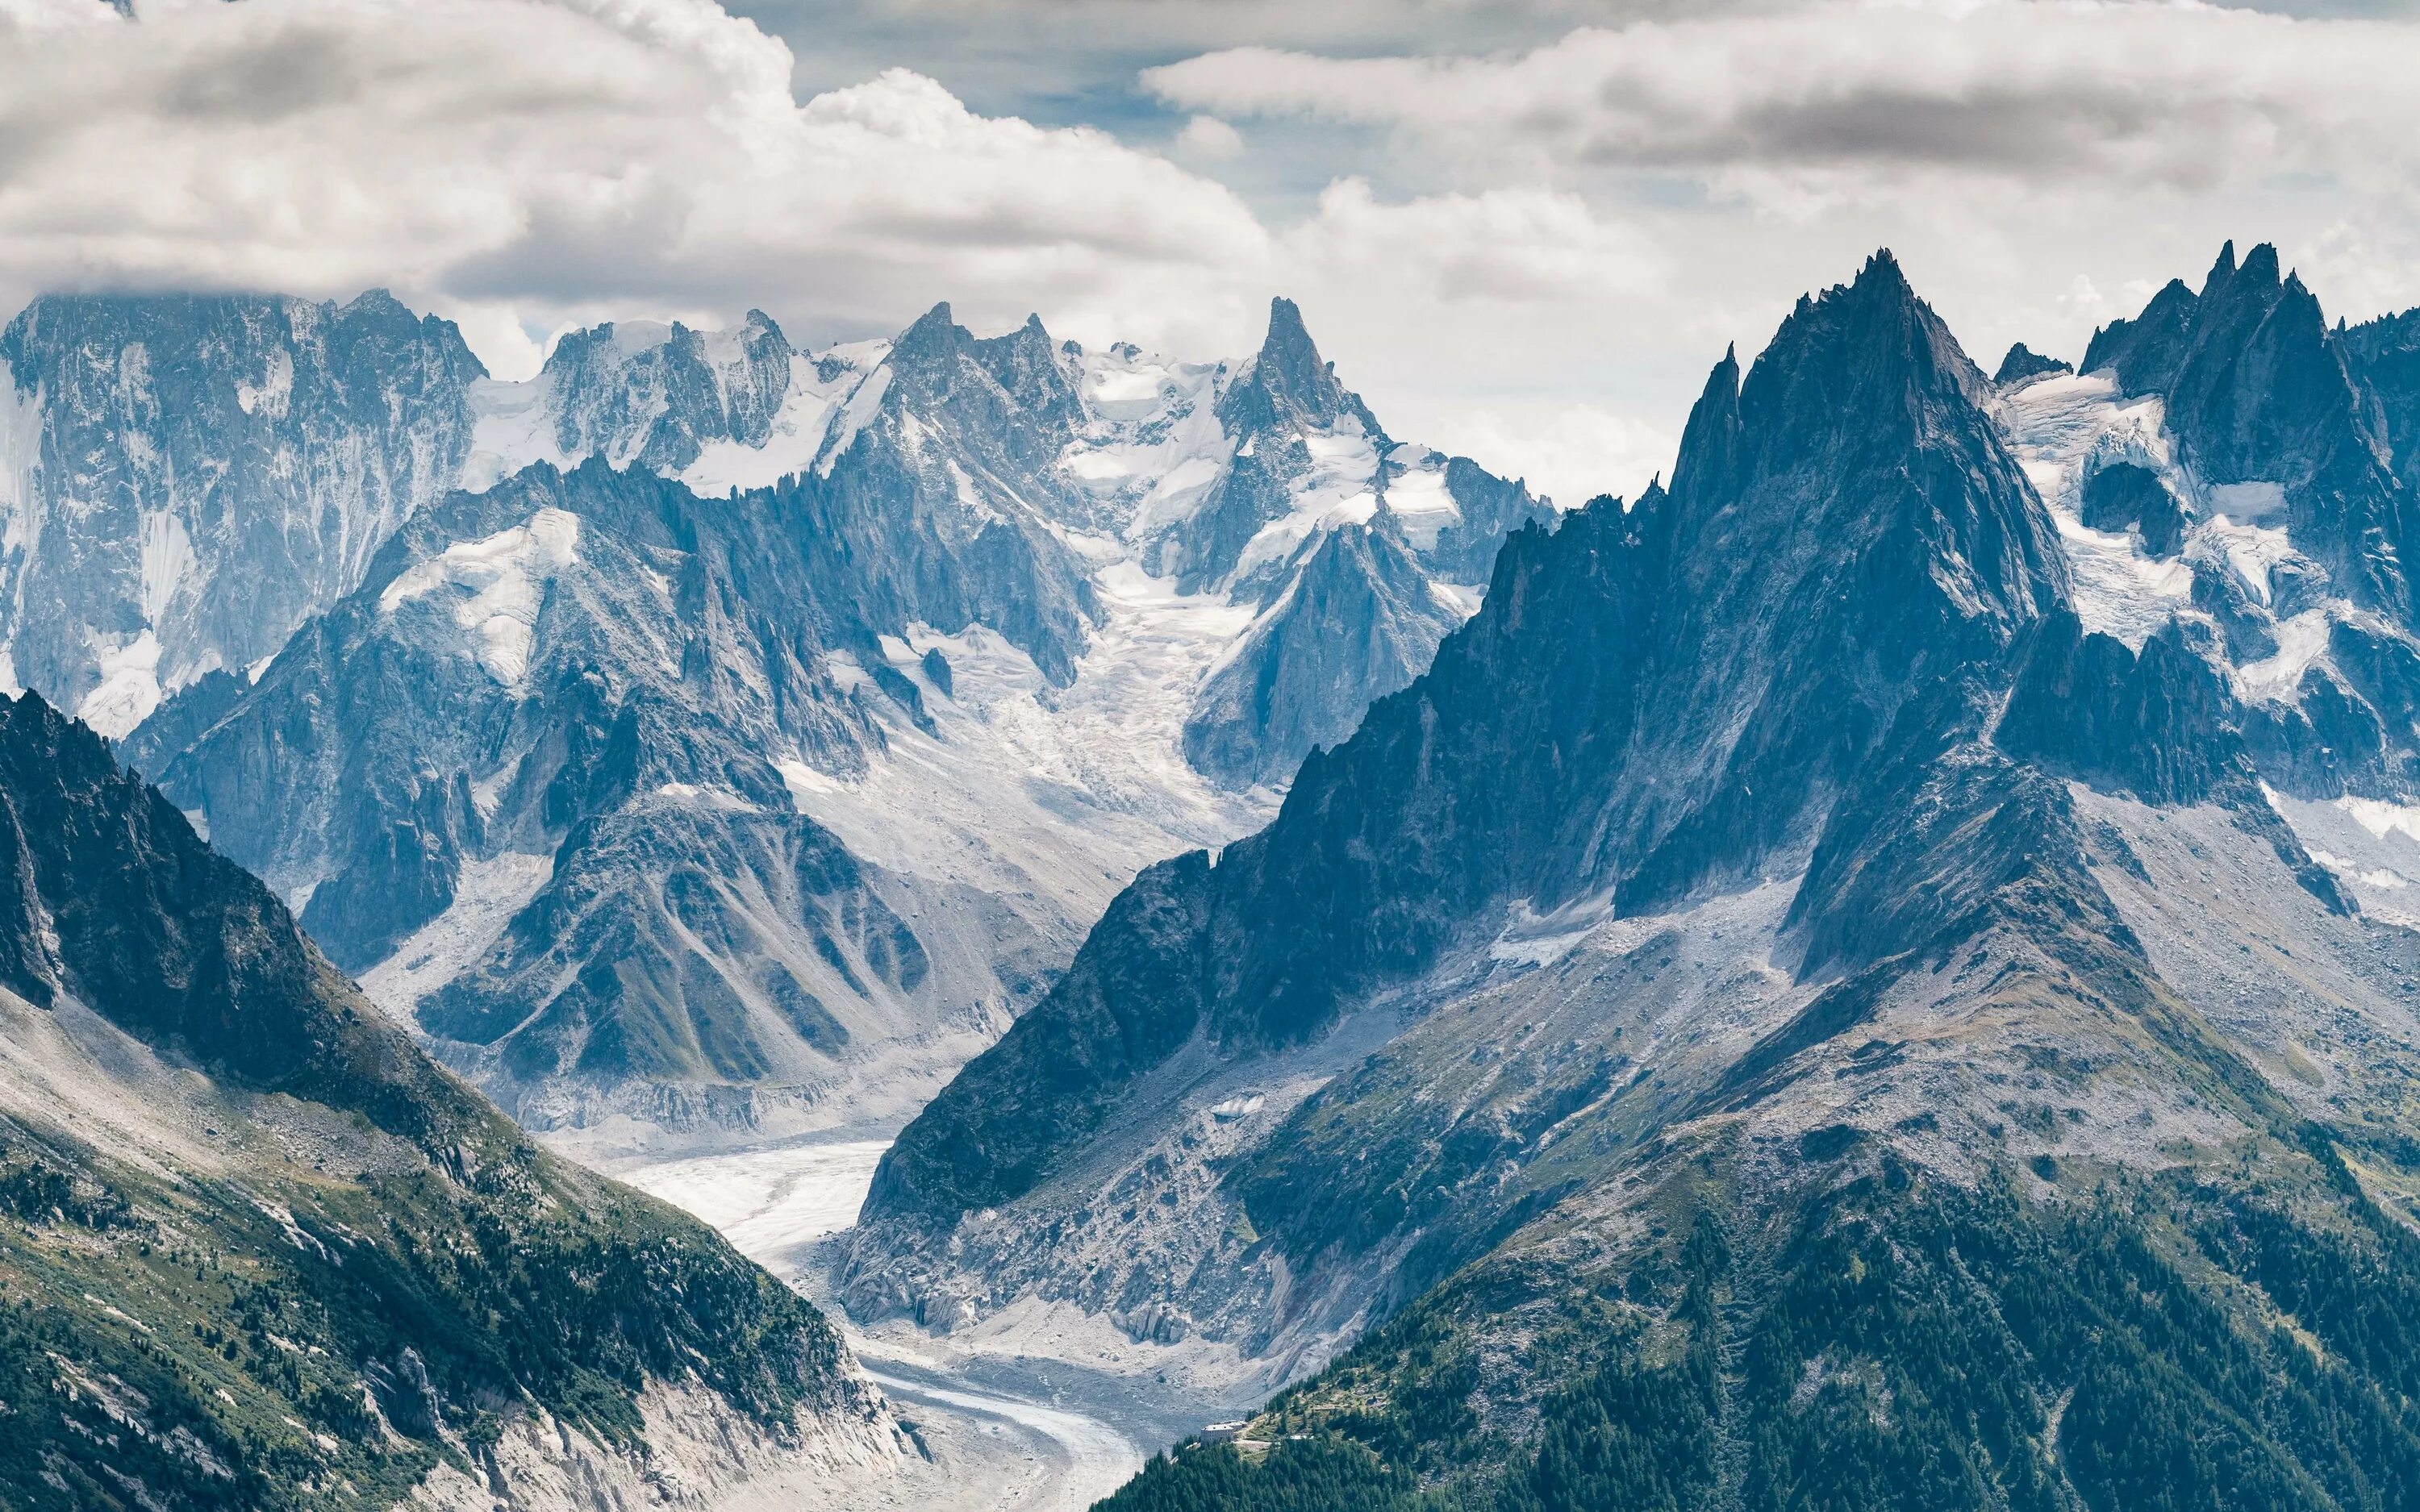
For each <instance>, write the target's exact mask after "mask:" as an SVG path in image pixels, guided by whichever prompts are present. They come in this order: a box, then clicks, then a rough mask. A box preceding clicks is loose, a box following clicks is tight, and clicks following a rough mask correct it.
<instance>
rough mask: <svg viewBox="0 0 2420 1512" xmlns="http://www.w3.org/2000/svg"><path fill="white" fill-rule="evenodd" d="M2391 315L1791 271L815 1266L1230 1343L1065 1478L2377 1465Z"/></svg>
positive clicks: (2390, 885) (926, 1290) (2390, 792)
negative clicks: (1650, 464) (1172, 1440)
mask: <svg viewBox="0 0 2420 1512" xmlns="http://www.w3.org/2000/svg"><path fill="white" fill-rule="evenodd" d="M2410 330H2411V322H2410V319H2409V317H2405V318H2403V319H2398V320H2388V321H2381V322H2377V323H2374V324H2372V325H2369V326H2365V327H2361V328H2346V327H2342V326H2339V327H2336V328H2335V329H2331V328H2329V327H2328V326H2327V325H2326V324H2325V323H2324V321H2323V320H2322V318H2321V316H2320V312H2319V306H2318V304H2317V302H2316V301H2314V300H2313V299H2312V298H2311V297H2310V295H2309V293H2308V291H2307V290H2306V289H2304V287H2303V285H2301V284H2300V282H2299V281H2298V280H2296V279H2295V278H2293V277H2292V276H2290V275H2281V271H2280V269H2279V265H2278V261H2277V258H2276V255H2275V254H2274V252H2273V250H2272V249H2270V248H2267V247H2261V248H2257V249H2255V250H2254V251H2253V252H2252V253H2251V254H2250V255H2247V256H2245V257H2244V258H2243V259H2242V262H2241V263H2240V264H2239V263H2238V262H2237V261H2236V258H2235V255H2234V253H2233V249H2232V248H2231V247H2230V248H2229V249H2228V250H2227V252H2226V254H2224V255H2222V256H2221V258H2220V259H2219V261H2218V263H2217V265H2216V267H2215V268H2214V269H2213V270H2212V271H2211V274H2210V276H2209V277H2208V278H2207V279H2206V280H2205V282H2204V284H2203V286H2202V287H2201V288H2200V289H2199V290H2198V291H2196V290H2194V289H2191V288H2188V287H2187V286H2186V285H2182V284H2181V283H2180V284H2176V285H2170V286H2169V287H2168V288H2167V289H2165V290H2164V291H2162V292H2161V293H2160V294H2159V295H2158V296H2157V297H2156V298H2155V299H2154V300H2153V301H2151V302H2150V304H2149V307H2147V309H2146V310H2145V311H2144V313H2143V315H2142V316H2139V317H2138V318H2136V319H2134V320H2132V321H2123V322H2119V323H2118V324H2117V325H2115V326H2112V327H2111V328H2109V329H2107V330H2104V331H2102V332H2100V333H2098V334H2097V335H2096V337H2095V339H2094V341H2093V342H2092V344H2091V347H2090V350H2089V351H2088V352H2087V353H2086V357H2085V360H2084V361H2083V362H2082V363H2081V364H2079V365H2080V368H2081V371H2080V372H2078V371H2075V370H2072V369H2070V368H2068V367H2067V366H2066V365H2065V364H2062V363H2045V362H2039V361H2027V360H2026V359H2027V358H2029V357H2030V355H2031V354H2029V353H2023V352H2012V353H2011V354H2010V356H2009V361H2008V362H2005V363H2002V364H2001V370H2000V372H2001V376H2000V378H1999V380H1998V381H1996V382H1995V381H1993V380H1991V379H1987V378H1985V376H1984V375H1983V374H1982V372H1981V371H1980V370H1978V368H1977V367H1976V366H1975V364H1974V363H1972V362H1971V361H1970V360H1969V359H1968V358H1967V357H1966V355H1965V354H1964V353H1963V352H1962V350H1961V349H1960V347H1959V346H1958V344H1957V343H1956V341H1955V339H1954V338H1953V337H1952V336H1951V334H1950V332H1948V331H1947V328H1946V327H1945V326H1944V325H1943V323H1942V322H1941V320H1940V319H1939V317H1938V316H1936V315H1935V314H1934V313H1933V312H1932V311H1931V309H1930V308H1929V307H1928V306H1927V305H1926V304H1925V303H1924V302H1923V301H1921V300H1919V299H1918V298H1917V297H1916V293H1915V292H1914V290H1913V289H1912V288H1911V287H1910V286H1909V285H1908V282H1907V280H1906V278H1905V276H1904V275H1903V273H1902V272H1901V270H1900V268H1899V266H1898V265H1897V264H1896V262H1895V261H1894V260H1893V259H1892V258H1891V257H1890V256H1889V255H1888V254H1886V253H1885V254H1882V255H1877V256H1876V257H1875V258H1874V259H1872V260H1871V261H1869V263H1868V264H1867V266H1866V267H1865V268H1864V270H1862V271H1861V272H1860V273H1859V275H1858V276H1857V277H1856V279H1855V280H1854V282H1853V283H1850V284H1848V285H1841V286H1838V287H1835V288H1832V289H1830V290H1827V291H1825V292H1823V293H1822V294H1821V295H1816V296H1810V297H1808V298H1807V299H1804V300H1802V301H1800V302H1799V303H1798V305H1797V307H1796V309H1795V310H1794V311H1793V312H1792V314H1791V315H1790V316H1789V317H1788V318H1787V319H1786V320H1785V321H1784V322H1783V323H1782V325H1781V328H1780V330H1779V331H1778V332H1776V334H1775V336H1774V337H1773V339H1772V341H1771V342H1770V343H1769V344H1768V345H1767V346H1766V347H1765V348H1764V350H1763V351H1762V353H1761V355H1760V356H1758V358H1757V359H1756V360H1755V362H1754V363H1753V364H1752V365H1750V366H1749V367H1747V368H1746V370H1745V372H1743V371H1742V368H1741V366H1740V364H1739V363H1738V362H1737V361H1736V360H1735V358H1734V357H1732V356H1730V355H1728V354H1727V355H1726V356H1725V358H1724V359H1723V361H1722V362H1720V363H1717V364H1715V366H1714V369H1713V371H1712V373H1711V375H1710V376H1709V378H1708V380H1707V383H1706V386H1705V389H1704V392H1703V393H1702V395H1701V396H1700V398H1699V401H1698V403H1697V405H1696V407H1695V409H1694V410H1693V412H1692V414H1691V416H1690V419H1689V423H1688V425H1687V428H1686V431H1685V433H1684V436H1683V441H1682V444H1681V450H1680V456H1679V460H1678V462H1677V464H1676V466H1675V469H1674V471H1673V472H1672V475H1671V483H1670V485H1669V486H1668V487H1666V486H1655V487H1652V488H1650V489H1649V490H1648V491H1647V492H1646V493H1644V494H1643V495H1642V496H1640V497H1639V498H1637V500H1635V501H1627V502H1625V501H1620V500H1615V499H1611V498H1600V499H1597V500H1595V501H1591V502H1590V503H1589V504H1588V505H1587V507H1585V508H1584V509H1581V510H1579V511H1576V512H1575V513H1574V514H1572V515H1571V516H1570V517H1567V518H1566V519H1565V520H1563V521H1562V522H1561V524H1560V525H1559V528H1556V529H1551V530H1549V529H1546V528H1544V527H1543V526H1535V525H1533V526H1532V527H1530V528H1528V529H1527V530H1524V531H1522V532H1519V533H1517V534H1515V535H1513V536H1512V538H1511V540H1510V541H1509V542H1508V543H1507V544H1506V546H1505V547H1504V548H1503V549H1502V551H1501V553H1500V554H1499V555H1498V556H1497V560H1496V563H1495V567H1494V574H1493V578H1492V579H1491V581H1490V584H1489V586H1488V588H1487V591H1486V594H1485V595H1484V598H1483V600H1482V602H1481V607H1480V609H1478V611H1477V613H1476V615H1475V616H1474V617H1473V618H1472V619H1471V620H1470V621H1469V622H1468V623H1467V624H1466V625H1463V626H1462V627H1460V628H1458V629H1456V630H1455V631H1453V632H1452V633H1451V634H1450V635H1449V636H1448V637H1447V638H1446V639H1445V640H1444V641H1443V642H1442V643H1441V645H1440V646H1439V648H1438V650H1437V652H1436V654H1435V660H1434V664H1433V665H1432V666H1431V667H1430V669H1429V670H1428V671H1426V672H1425V673H1423V674H1422V675H1421V676H1420V677H1419V678H1418V679H1416V680H1415V681H1414V682H1412V683H1411V684H1410V685H1409V686H1408V687H1405V688H1404V690H1402V691H1400V692H1396V693H1393V694H1390V695H1388V696H1387V697H1384V698H1381V699H1379V700H1378V701H1377V702H1374V703H1373V705H1372V706H1371V708H1370V710H1369V712H1368V714H1367V716H1366V717H1364V718H1363V720H1362V721H1361V723H1360V726H1359V728H1358V729H1357V732H1356V733H1354V735H1353V736H1352V737H1351V738H1350V739H1349V740H1347V741H1345V742H1344V743H1342V745H1341V746H1339V747H1337V748H1333V749H1328V750H1324V751H1320V752H1317V753H1315V754H1313V755H1311V757H1310V758H1309V759H1307V760H1306V761H1305V762H1304V763H1303V764H1302V767H1301V769H1300V770H1299V772H1298V773H1297V774H1296V776H1295V780H1294V782H1293V783H1292V784H1291V786H1290V788H1289V789H1288V791H1287V793H1286V795H1285V796H1284V799H1283V801H1282V804H1281V806H1280V810H1279V811H1278V813H1277V815H1276V817H1275V818H1274V819H1273V820H1272V821H1271V822H1270V823H1269V824H1268V825H1267V826H1266V827H1265V828H1264V829H1263V830H1261V831H1260V832H1259V833H1257V834H1254V835H1252V836H1250V837H1249V838H1247V839H1243V840H1239V841H1234V842H1233V843H1230V844H1228V845H1226V846H1225V847H1223V848H1222V849H1220V850H1219V851H1218V853H1217V854H1216V855H1215V856H1212V855H1210V854H1207V853H1203V852H1196V853H1192V854H1188V855H1185V856H1177V857H1175V858H1173V859H1171V860H1168V861H1166V862H1163V863H1161V864H1159V865H1156V866H1154V867H1151V868H1149V869H1147V870H1145V871H1144V872H1142V873H1140V875H1139V876H1138V878H1137V879H1136V881H1135V882H1134V883H1133V884H1132V885H1131V886H1130V887H1128V888H1127V889H1126V890H1125V892H1124V893H1123V894H1121V895H1120V896H1119V897H1118V899H1117V900H1116V901H1115V902H1114V903H1111V904H1110V906H1109V909H1108V911H1107V913H1106V914H1105V915H1104V917H1103V918H1102V921H1101V922H1100V924H1099V925H1097V926H1096V927H1095V928H1094V931H1093V933H1092V934H1091V935H1090V937H1089V938H1088V939H1087V940H1086V941H1085V943H1084V945H1083V946H1082V948H1081V949H1079V950H1078V952H1077V955H1076V958H1075V960H1074V963H1073V964H1072V965H1071V966H1070V967H1069V969H1068V970H1067V972H1066V973H1065V975H1064V976H1063V977H1062V978H1061V979H1060V980H1059V981H1058V983H1057V984H1056V985H1055V986H1054V987H1053V988H1052V989H1051V991H1050V993H1049V994H1048V995H1047V996H1046V997H1045V998H1044V999H1043V1001H1042V1002H1041V1003H1039V1004H1038V1005H1036V1006H1035V1007H1034V1008H1033V1009H1032V1010H1031V1011H1029V1012H1027V1013H1026V1014H1025V1015H1024V1016H1023V1017H1021V1018H1020V1019H1019V1020H1018V1021H1017V1023H1016V1025H1015V1026H1012V1027H1011V1028H1010V1030H1009V1031H1008V1032H1007V1034H1006V1035H1004V1036H1003V1037H1002V1039H1001V1041H1000V1043H999V1044H997V1045H996V1046H994V1047H993V1048H991V1049H990V1050H988V1051H986V1052H985V1054H984V1055H982V1056H980V1057H977V1058H976V1059H974V1060H973V1061H972V1062H970V1064H969V1066H968V1067H967V1068H966V1070H965V1071H963V1072H961V1073H960V1074H959V1075H958V1076H957V1078H956V1079H955V1080H954V1082H953V1083H952V1084H951V1085H950V1086H949V1087H948V1088H946V1089H945V1090H943V1091H942V1093H941V1094H940V1095H939V1097H937V1098H936V1099H935V1100H934V1101H933V1103H931V1104H930V1105H929V1106H928V1107H927V1108H926V1109H925V1110H924V1111H923V1113H922V1114H920V1115H919V1116H918V1118H917V1119H915V1120H914V1121H913V1122H912V1123H910V1124H909V1125H908V1126H907V1129H906V1130H905V1131H904V1132H903V1133H902V1134H901V1135H900V1137H899V1139H898V1141H897V1142H896V1144H894V1145H893V1146H892V1149H891V1150H890V1152H889V1154H888V1155H887V1156H886V1157H885V1158H884V1161H883V1163H882V1165H881V1167H880V1169H879V1171H878V1172H877V1174H876V1179H875V1183H874V1188H873V1192H872V1195H871V1196H870V1197H869V1199H868V1202H867V1204H866V1209H865V1211H864V1213H863V1215H862V1217H861V1225H860V1227H859V1229H858V1230H857V1231H856V1233H855V1235H854V1236H853V1238H852V1240H851V1242H850V1245H849V1247H848V1250H847V1253H846V1254H845V1257H843V1260H842V1262H841V1268H840V1272H839V1275H838V1283H839V1285H840V1287H841V1288H842V1294H843V1295H844V1297H845V1300H846V1302H847V1304H848V1305H849V1307H850V1309H851V1311H852V1312H854V1313H856V1314H857V1315H858V1316H859V1317H860V1318H861V1319H880V1318H883V1317H893V1318H906V1319H914V1320H916V1321H918V1322H921V1323H922V1324H923V1326H924V1327H926V1328H928V1329H933V1330H937V1331H943V1332H947V1333H950V1334H952V1335H954V1336H955V1337H956V1338H957V1339H958V1340H959V1341H961V1343H962V1344H963V1345H964V1346H965V1347H968V1348H971V1349H977V1350H1003V1351H1005V1350H1020V1349H1026V1348H1042V1347H1043V1346H1042V1344H1041V1343H1040V1342H1039V1341H1041V1340H1042V1339H1044V1338H1045V1337H1046V1335H1047V1337H1049V1338H1051V1339H1052V1340H1054V1341H1055V1345H1054V1348H1055V1349H1056V1350H1057V1351H1059V1352H1062V1353H1065V1354H1068V1355H1070V1356H1071V1357H1077V1358H1083V1359H1086V1360H1090V1361H1094V1362H1101V1361H1108V1362H1112V1363H1113V1367H1114V1368H1119V1369H1124V1370H1129V1371H1135V1372H1145V1371H1149V1372H1155V1373H1157V1374H1159V1375H1160V1376H1161V1377H1163V1378H1164V1379H1170V1380H1174V1381H1182V1382H1185V1383H1187V1384H1188V1385H1191V1386H1193V1387H1195V1388H1197V1389H1201V1390H1203V1391H1205V1392H1211V1393H1216V1392H1219V1391H1224V1392H1226V1393H1227V1394H1229V1396H1230V1397H1231V1399H1236V1400H1242V1401H1247V1402H1257V1401H1259V1400H1261V1399H1262V1398H1263V1397H1264V1396H1267V1394H1268V1393H1270V1392H1271V1391H1276V1390H1278V1389H1279V1388H1285V1389H1284V1390H1283V1391H1282V1392H1281V1394H1280V1395H1279V1396H1276V1397H1275V1399H1274V1400H1273V1401H1270V1402H1269V1403H1268V1404H1267V1405H1266V1406H1265V1407H1263V1408H1261V1409H1260V1410H1259V1411H1258V1412H1256V1413H1255V1414H1254V1415H1253V1416H1252V1417H1251V1420H1250V1421H1249V1423H1248V1424H1247V1425H1246V1426H1245V1427H1244V1428H1243V1429H1242V1431H1241V1434H1240V1436H1239V1437H1238V1438H1237V1440H1236V1442H1234V1443H1225V1444H1218V1445H1211V1446H1196V1447H1194V1448H1191V1449H1189V1450H1187V1452H1185V1453H1183V1454H1180V1455H1176V1456H1174V1457H1171V1458H1164V1459H1162V1460H1159V1461H1156V1462H1155V1464H1154V1465H1153V1466H1152V1467H1151V1468H1150V1469H1149V1470H1148V1471H1147V1472H1146V1473H1144V1475H1143V1476H1142V1477H1141V1478H1140V1480H1138V1481H1137V1482H1136V1483H1135V1484H1134V1485H1132V1486H1131V1487H1129V1488H1128V1489H1126V1490H1125V1492H1123V1493H1121V1495H1120V1496H1119V1497H1118V1498H1116V1499H1114V1500H1113V1501H1112V1503H1110V1505H1112V1506H1116V1507H1120V1508H1128V1507H1131V1508H1137V1509H1141V1508H1153V1509H1176V1508H1193V1507H1218V1508H1221V1509H1241V1508H1249V1507H1261V1506H1266V1507H1272V1508H1274V1507H1281V1506H1298V1505H1319V1506H1323V1507H1340V1508H1342V1507H1388V1508H1412V1507H1435V1506H1482V1505H1483V1506H1491V1507H1502V1508H1507V1509H1511V1508H1521V1509H1528V1508H1544V1507H1571V1508H1582V1507H1602V1506H1629V1505H1652V1506H1668V1507H1688V1508H1700V1507H1702V1508H1715V1507H1738V1506H1773V1507H1783V1506H1842V1507H1847V1506H1855V1507H1859V1508H1878V1507H1907V1508H1911V1509H1913V1508H1916V1507H1928V1508H1931V1507H1941V1506H1975V1507H2009V1506H2024V1507H2041V1508H2070V1507H2084V1508H2093V1509H2096V1512H2097V1509H2104V1508H2116V1507H2136V1506H2174V1507H2185V1506H2195V1507H2211V1508H2217V1507H2227V1508H2235V1507H2242V1508H2246V1509H2249V1508H2255V1507H2260V1508H2273V1507H2287V1506H2292V1507H2312V1508H2320V1507H2326V1508H2346V1507H2354V1506H2362V1507H2387V1506H2400V1505H2404V1504H2408V1503H2409V1501H2410V1499H2411V1497H2412V1494H2413V1488H2414V1487H2420V1425H2416V1424H2415V1422H2414V1420H2413V1418H2412V1411H2411V1406H2410V1404H2411V1401H2412V1397H2413V1396H2414V1382H2413V1379H2412V1369H2413V1366H2412V1352H2411V1350H2410V1343H2411V1341H2412V1339H2413V1338H2414V1337H2420V1239H2415V1238H2414V1234H2413V1229H2414V1227H2415V1224H2420V1145H2415V1144H2414V1143H2413V1140H2412V1134H2411V1132H2410V1131H2411V1124H2410V1110H2411V1108H2412V1106H2413V1103H2412V1097H2413V1094H2414V1091H2415V1082H2414V1077H2415V1073H2420V1017H2415V1005H2420V933H2415V926H2420V915H2415V914H2414V913H2413V912H2412V904H2411V903H2409V902H2408V901H2407V900H2408V899H2409V897H2410V896H2411V893H2410V888H2411V887H2412V884H2413V881H2414V879H2415V878H2420V802H2415V798H2420V794H2415V791H2414V787H2413V776H2414V774H2413V767H2412V762H2413V760H2414V757H2415V754H2416V753H2420V723H2415V718H2414V715H2415V711H2420V701H2415V698H2414V692H2415V689H2416V688H2420V685H2415V682H2414V681H2413V677H2412V671H2413V670H2414V669H2420V640H2415V634H2414V632H2415V629H2420V623H2415V618H2414V606H2413V603H2412V596H2411V594H2410V590H2409V586H2408V582H2409V579H2408V577H2407V572H2406V566H2405V563H2406V561H2407V559H2408V558H2409V556H2410V554H2411V552H2412V550H2413V549H2414V548H2415V547H2416V546H2420V539H2415V537H2414V536H2413V534H2412V507H2413V505H2412V492H2411V483H2410V478H2411V475H2412V463H2413V458H2412V454H2411V452H2410V451H2409V447H2410V445H2411V438H2412V436H2413V429H2412V413H2411V404H2412V388H2411V363H2410V362H2409V353H2410V350H2411V340H2410V335H2409V332H2410Z"/></svg>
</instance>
